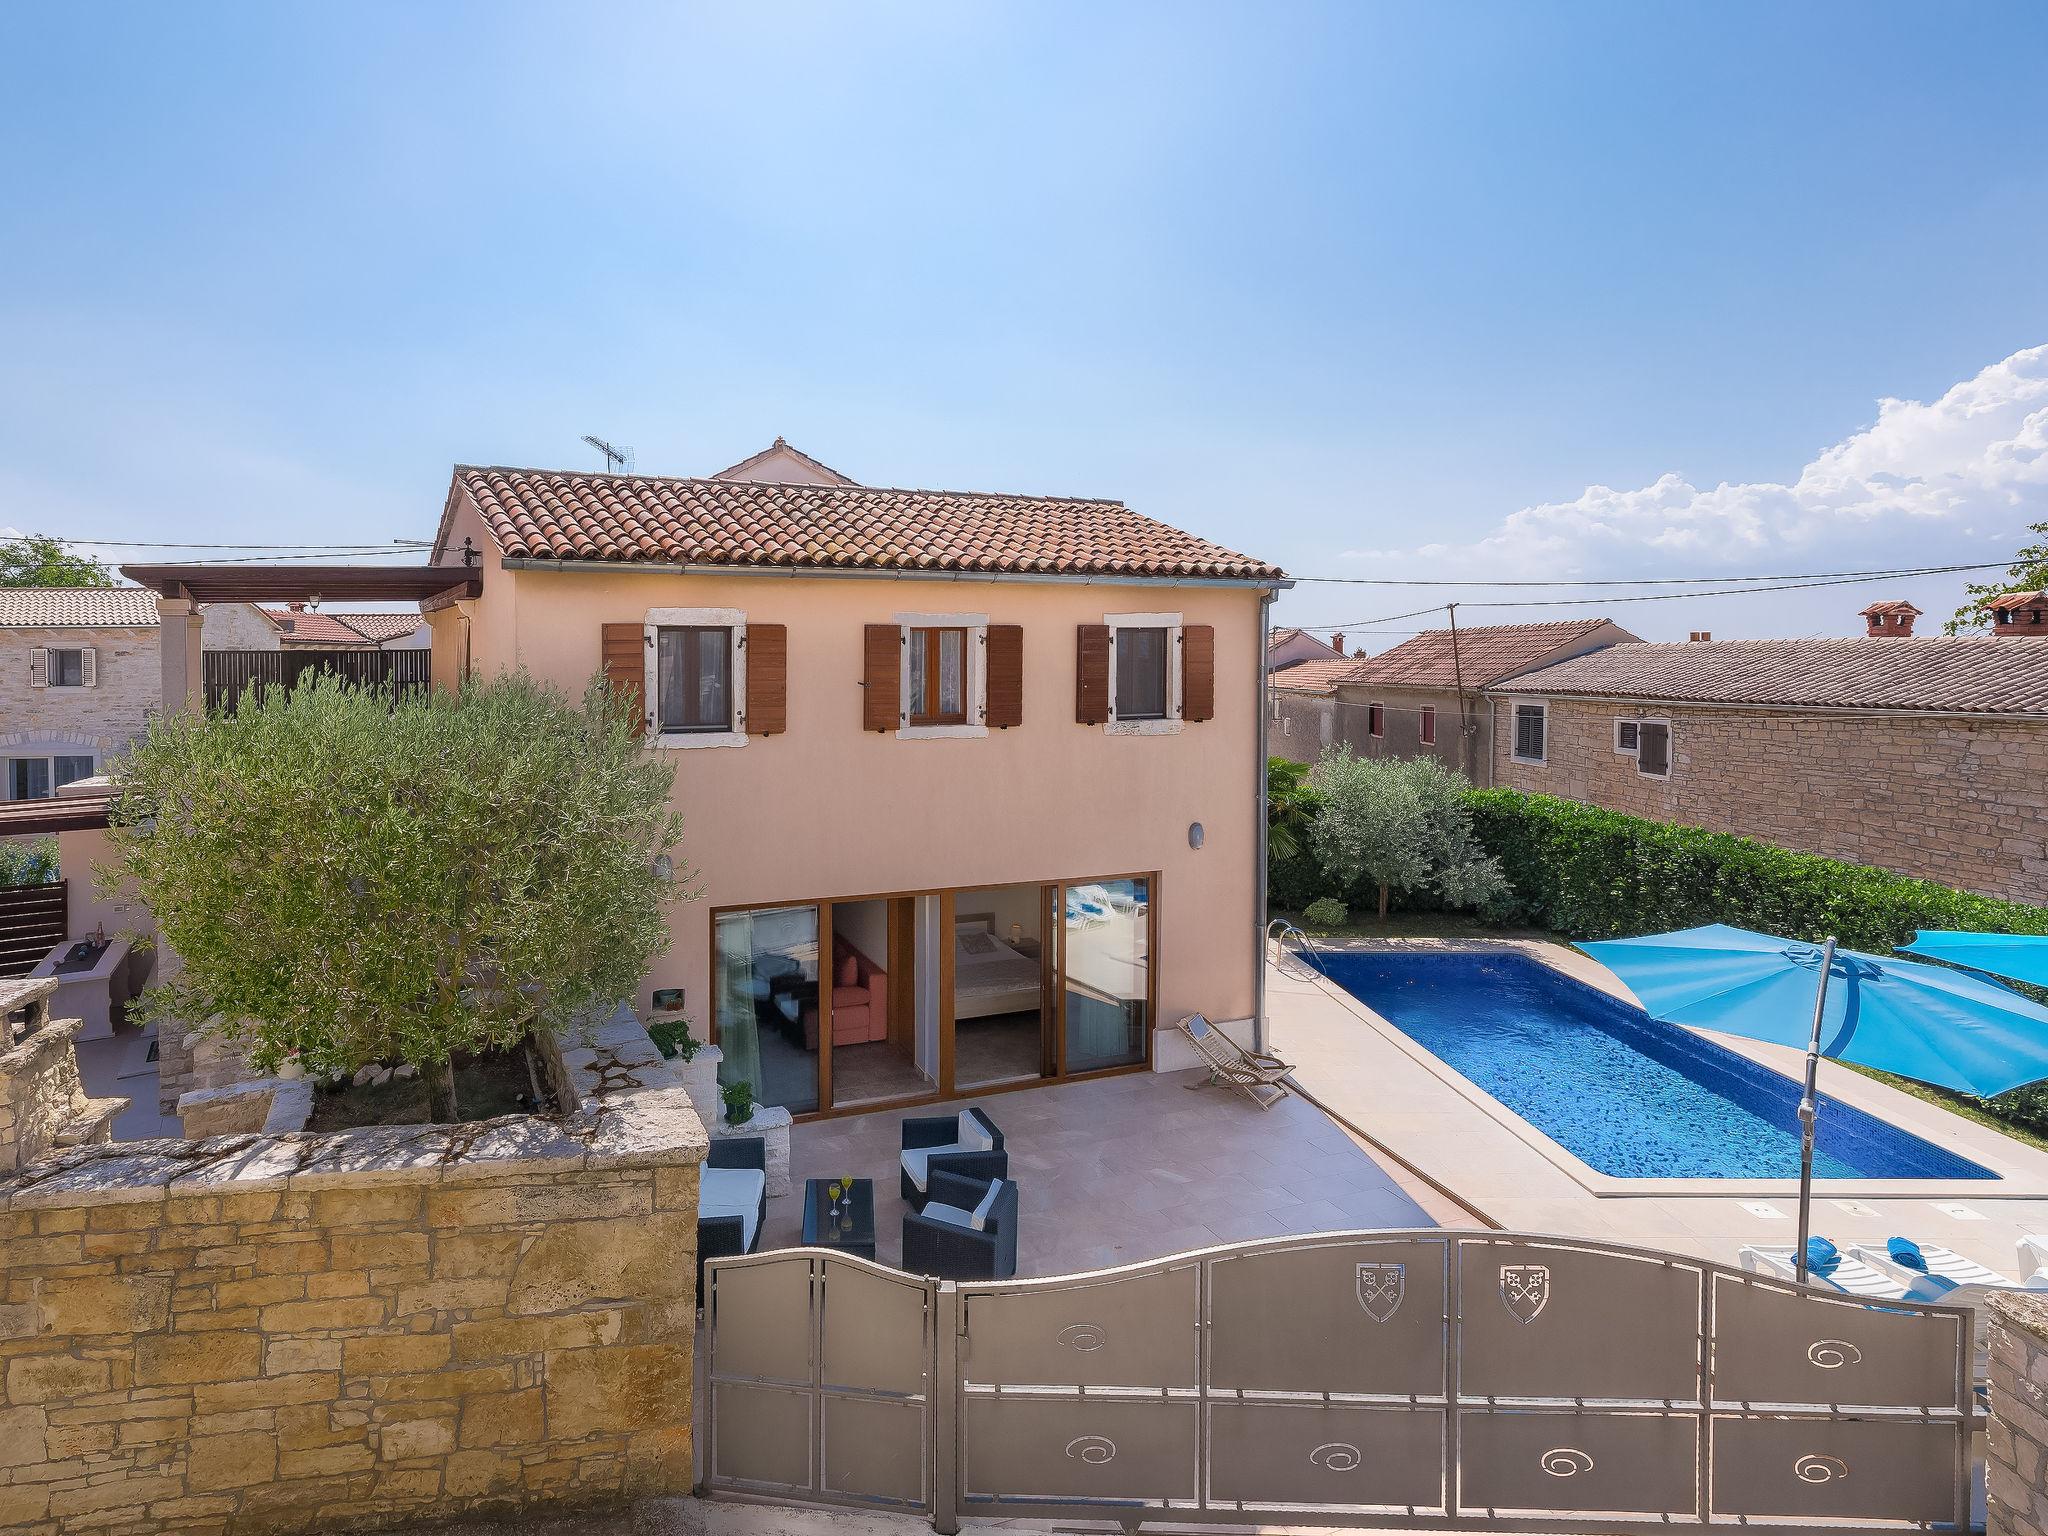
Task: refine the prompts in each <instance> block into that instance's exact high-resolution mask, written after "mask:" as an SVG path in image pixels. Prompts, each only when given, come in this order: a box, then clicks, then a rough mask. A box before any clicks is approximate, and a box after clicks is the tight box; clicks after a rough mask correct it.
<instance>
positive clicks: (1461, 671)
mask: <svg viewBox="0 0 2048 1536" xmlns="http://www.w3.org/2000/svg"><path fill="white" fill-rule="evenodd" d="M1445 609H1446V611H1447V612H1448V613H1449V614H1450V616H1451V672H1452V674H1453V675H1454V676H1455V677H1456V678H1457V681H1458V772H1460V773H1462V774H1464V775H1465V777H1466V778H1468V779H1469V778H1471V777H1472V775H1471V773H1470V772H1468V771H1467V769H1466V767H1465V759H1466V758H1467V757H1468V756H1469V755H1470V754H1469V752H1468V751H1467V750H1466V743H1467V742H1469V741H1470V740H1471V739H1472V724H1471V721H1470V719H1469V718H1468V717H1467V716H1466V713H1465V662H1464V658H1463V657H1461V656H1460V655H1459V654H1458V605H1457V604H1456V603H1447V604H1445Z"/></svg>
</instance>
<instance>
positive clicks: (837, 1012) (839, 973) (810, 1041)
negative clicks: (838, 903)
mask: <svg viewBox="0 0 2048 1536" xmlns="http://www.w3.org/2000/svg"><path fill="white" fill-rule="evenodd" d="M831 983H832V1043H833V1044H834V1045H866V1044H867V1043H868V1042H869V1041H871V1040H881V1039H884V1038H886V1037H887V1035H888V1033H889V973H888V972H887V971H885V970H883V969H882V968H881V967H880V966H879V965H877V964H875V962H874V961H872V960H870V959H869V958H868V957H867V956H866V955H864V954H862V953H861V952H860V951H859V950H857V949H855V948H854V947H853V946H852V945H851V944H849V943H848V942H847V941H846V940H845V939H844V938H842V937H840V936H839V935H838V934H836V933H835V934H833V935H832V976H831ZM817 1048H818V1010H817V1009H815V1008H806V1009H805V1010H804V1049H805V1050H807V1051H815V1050H816V1049H817Z"/></svg>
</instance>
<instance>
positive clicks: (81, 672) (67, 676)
mask: <svg viewBox="0 0 2048 1536" xmlns="http://www.w3.org/2000/svg"><path fill="white" fill-rule="evenodd" d="M50 686H51V687H52V688H83V687H84V686H85V652H84V651H82V650H78V649H76V648H71V649H59V648H56V647H52V648H51V650H50Z"/></svg>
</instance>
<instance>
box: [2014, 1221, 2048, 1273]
mask: <svg viewBox="0 0 2048 1536" xmlns="http://www.w3.org/2000/svg"><path fill="white" fill-rule="evenodd" d="M2019 1250H2020V1268H2021V1269H2024V1270H2027V1271H2029V1273H2028V1276H2027V1279H2028V1280H2029V1281H2030V1282H2031V1281H2034V1280H2042V1279H2048V1237H2038V1236H2036V1235H2035V1234H2033V1233H2031V1232H2030V1233H2028V1234H2027V1235H2026V1236H2025V1237H2022V1238H2021V1239H2020V1241H2019Z"/></svg>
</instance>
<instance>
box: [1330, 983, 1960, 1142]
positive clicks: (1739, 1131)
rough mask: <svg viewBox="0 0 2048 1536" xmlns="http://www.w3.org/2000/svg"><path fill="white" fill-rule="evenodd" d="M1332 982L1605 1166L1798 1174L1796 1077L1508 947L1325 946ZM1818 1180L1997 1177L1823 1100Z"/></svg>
mask: <svg viewBox="0 0 2048 1536" xmlns="http://www.w3.org/2000/svg"><path fill="white" fill-rule="evenodd" d="M1320 958H1321V960H1322V962H1323V964H1324V966H1325V967H1326V968H1327V970H1328V972H1329V975H1330V978H1331V979H1332V980H1333V981H1335V982H1336V983H1337V984H1338V985H1339V986H1341V987H1342V988H1344V990H1345V991H1347V992H1349V993H1350V994H1351V995H1352V996H1353V997H1356V998H1358V999H1359V1000H1360V1001H1361V1002H1363V1003H1365V1004H1366V1005H1367V1006H1368V1007H1370V1008H1372V1009H1373V1010H1374V1011H1375V1012H1376V1013H1378V1014H1379V1015H1380V1017H1382V1018H1384V1019H1386V1020H1387V1021H1388V1022H1389V1023H1391V1024H1393V1025H1394V1026H1395V1027H1396V1028H1398V1029H1399V1030H1400V1031H1401V1032H1402V1033H1403V1034H1405V1035H1407V1036H1408V1037H1409V1038H1410V1039H1412V1040H1414V1041H1415V1042H1416V1043H1417V1044H1419V1045H1421V1046H1422V1047H1423V1048H1424V1049H1426V1050H1428V1051H1429V1052H1430V1053H1431V1054H1433V1055H1435V1056H1436V1057H1437V1058H1438V1059H1439V1060H1441V1061H1443V1062H1445V1063H1447V1064H1448V1065H1449V1066H1451V1067H1453V1068H1455V1069H1456V1070H1457V1071H1459V1072H1461V1073H1463V1074H1464V1075H1465V1076H1466V1077H1468V1078H1470V1079H1471V1080H1472V1081H1473V1082H1474V1083H1476V1084H1478V1085H1479V1087H1481V1088H1483V1089H1485V1090H1486V1091H1487V1092H1488V1093H1490V1094H1492V1095H1493V1096H1494V1097H1495V1098H1496V1099H1498V1100H1500V1101H1501V1103H1503V1104H1505V1105H1507V1107H1508V1108H1510V1109H1512V1110H1513V1111H1514V1112H1515V1113H1516V1114H1518V1115H1520V1116H1521V1117H1522V1118H1523V1119H1524V1120H1527V1121H1528V1122H1529V1123H1530V1124H1531V1125H1534V1126H1535V1127H1536V1128H1537V1129H1538V1130H1540V1131H1542V1132H1543V1133H1544V1134H1545V1135H1546V1136H1548V1137H1550V1138H1551V1140H1553V1141H1555V1142H1558V1143H1559V1144H1560V1145H1562V1146H1563V1147H1565V1148H1566V1149H1567V1150H1568V1151H1570V1152H1571V1153H1572V1154H1573V1156H1575V1157H1577V1158H1578V1159H1579V1160H1580V1161H1582V1162H1584V1163H1585V1164H1587V1165H1588V1166H1589V1167H1591V1168H1594V1169H1596V1170H1597V1171H1599V1172H1601V1173H1604V1174H1608V1175H1610V1176H1612V1177H1614V1178H1626V1179H1796V1178H1798V1177H1799V1118H1798V1108H1799V1085H1798V1084H1797V1083H1795V1082H1793V1081H1792V1080H1791V1079H1790V1078H1787V1077H1783V1076H1781V1075H1779V1074H1778V1073H1776V1072H1772V1071H1770V1070H1769V1069H1767V1068H1764V1067H1760V1066H1758V1065H1757V1064H1756V1063H1755V1062H1752V1061H1750V1060H1748V1059H1747V1058H1745V1057H1742V1056H1738V1055H1736V1054H1735V1053H1734V1052H1733V1051H1729V1050H1725V1049H1723V1048H1722V1047H1720V1046H1718V1045H1715V1044H1714V1043H1713V1042H1711V1041H1708V1040H1702V1039H1701V1038H1700V1037H1699V1036H1697V1035H1695V1034H1693V1033H1692V1032H1691V1031H1690V1030H1685V1029H1680V1028H1679V1027H1678V1026H1677V1025H1674V1024H1663V1023H1660V1022H1658V1021H1657V1020H1656V1019H1653V1018H1651V1017H1650V1016H1649V1015H1648V1014H1646V1013H1644V1012H1643V1011H1642V1010H1641V1009H1640V1008H1636V1007H1634V1006H1632V1005H1630V1004H1628V1003H1624V1002H1621V1001H1620V1000H1619V999H1617V998H1613V997H1609V996H1608V995H1607V994H1606V993H1604V992H1601V991H1599V990H1597V989H1596V988H1593V987H1589V986H1587V985H1585V984H1584V983H1582V982H1578V981H1574V980H1573V979H1572V978H1571V977H1569V976H1566V975H1563V974H1561V973H1560V972H1558V971H1554V970H1552V969H1551V968H1550V967H1549V966H1547V965H1543V964H1541V963H1539V962H1537V961H1535V960H1531V959H1528V958H1527V957H1525V956H1522V955H1518V954H1514V953H1512V952H1509V951H1494V952H1488V953H1483V954H1482V953H1471V952H1467V953H1463V954H1415V953H1404V954H1390V953H1388V952H1386V951H1359V950H1352V951H1348V952H1347V951H1327V950H1326V951H1324V952H1322V954H1321V956H1320ZM1818 1123H1819V1133H1818V1137H1817V1140H1816V1145H1815V1154H1814V1165H1813V1168H1814V1176H1815V1177H1816V1178H1823V1179H1991V1178H1996V1177H1997V1175H1996V1174H1994V1173H1992V1172H1990V1171H1989V1170H1988V1169H1985V1168H1981V1167H1979V1166H1978V1165H1977V1164H1975V1163H1973V1162H1970V1161H1969V1160H1968V1159H1966V1158H1962V1157H1958V1156H1956V1155H1955V1154H1954V1153H1952V1152H1948V1151H1945V1150H1943V1149H1942V1148H1940V1147H1937V1146H1934V1145H1933V1144H1932V1143H1929V1142H1926V1141H1922V1140H1921V1139H1920V1138H1919V1137H1918V1136H1914V1135H1911V1134H1909V1133H1908V1132H1906V1131H1902V1130H1900V1129H1899V1128H1898V1127H1897V1126H1895V1125H1890V1124H1888V1123H1886V1122H1885V1121H1883V1120H1879V1119H1877V1118H1876V1117H1875V1116H1873V1115H1868V1114H1865V1113H1864V1112H1863V1111H1862V1110H1860V1109H1854V1108H1852V1107H1850V1106H1849V1105H1846V1104H1838V1103H1836V1102H1835V1101H1834V1100H1832V1099H1829V1098H1827V1097H1826V1096H1823V1097H1822V1098H1821V1101H1820V1119H1819V1122H1818Z"/></svg>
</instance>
